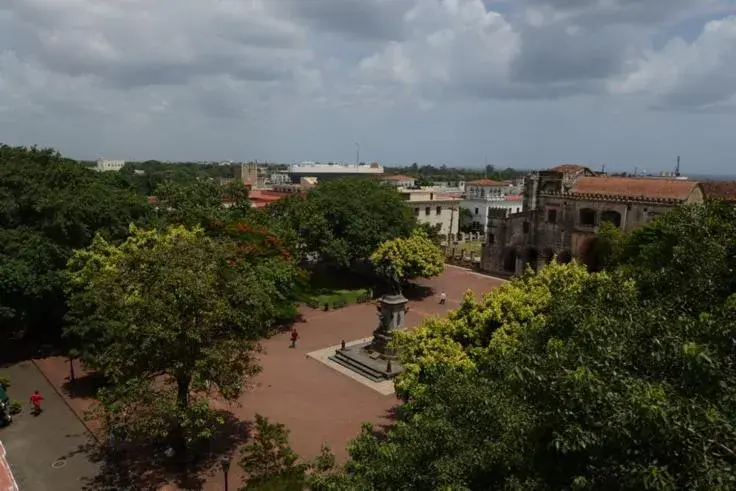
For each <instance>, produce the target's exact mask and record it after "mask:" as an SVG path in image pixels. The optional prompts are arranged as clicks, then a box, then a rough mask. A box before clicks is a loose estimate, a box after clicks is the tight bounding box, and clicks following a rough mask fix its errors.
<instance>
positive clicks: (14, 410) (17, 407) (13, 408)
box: [9, 401, 23, 414]
mask: <svg viewBox="0 0 736 491" xmlns="http://www.w3.org/2000/svg"><path fill="white" fill-rule="evenodd" d="M9 409H10V414H18V413H20V412H21V411H23V405H22V404H21V403H20V402H18V401H12V402H11V403H10V408H9Z"/></svg>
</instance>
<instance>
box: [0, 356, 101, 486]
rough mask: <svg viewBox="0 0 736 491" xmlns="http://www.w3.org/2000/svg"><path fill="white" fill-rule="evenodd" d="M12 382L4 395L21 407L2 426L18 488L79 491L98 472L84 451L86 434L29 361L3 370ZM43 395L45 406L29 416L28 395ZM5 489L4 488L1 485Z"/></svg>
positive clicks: (78, 421)
mask: <svg viewBox="0 0 736 491" xmlns="http://www.w3.org/2000/svg"><path fill="white" fill-rule="evenodd" d="M2 373H3V374H5V375H8V376H9V377H10V379H11V381H12V386H11V387H10V389H9V390H8V394H9V396H10V397H11V398H12V399H15V400H18V401H20V402H22V403H23V412H22V413H21V414H18V415H16V416H14V417H13V423H12V424H11V425H10V426H7V427H5V428H1V429H0V440H2V442H3V446H4V447H5V450H6V452H7V455H6V458H7V460H8V462H9V463H10V467H11V469H12V471H13V474H14V475H15V479H16V481H17V484H18V487H19V489H20V490H21V491H79V490H82V489H85V488H86V486H87V483H89V482H91V480H92V479H93V478H94V477H95V476H96V475H97V473H98V468H97V465H96V464H94V463H93V462H90V460H89V458H88V453H87V452H86V451H85V450H86V447H87V446H88V445H89V443H90V440H89V434H88V433H87V430H86V428H85V427H84V426H83V425H82V423H81V422H80V420H79V418H78V417H77V415H76V414H75V413H74V412H72V410H71V409H69V407H68V406H67V405H66V403H65V402H64V400H63V399H62V398H61V397H59V396H58V395H57V393H56V391H55V389H54V388H53V387H52V386H51V385H49V383H48V382H47V381H46V379H45V378H44V377H43V375H42V374H41V372H40V371H39V370H38V369H37V368H36V367H35V366H34V364H33V363H31V362H23V363H19V364H17V365H14V366H11V367H9V368H7V369H2ZM34 390H38V391H39V392H41V394H42V395H43V396H44V398H45V400H44V403H43V408H44V411H43V413H41V414H40V415H39V416H32V415H31V413H30V409H29V404H28V398H29V397H30V395H31V393H33V391H34ZM3 491H5V489H3Z"/></svg>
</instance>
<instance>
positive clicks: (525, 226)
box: [524, 222, 529, 234]
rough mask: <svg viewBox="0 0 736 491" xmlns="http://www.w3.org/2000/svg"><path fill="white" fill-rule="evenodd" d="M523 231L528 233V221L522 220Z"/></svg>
mask: <svg viewBox="0 0 736 491" xmlns="http://www.w3.org/2000/svg"><path fill="white" fill-rule="evenodd" d="M524 233H525V234H528V233H529V222H524Z"/></svg>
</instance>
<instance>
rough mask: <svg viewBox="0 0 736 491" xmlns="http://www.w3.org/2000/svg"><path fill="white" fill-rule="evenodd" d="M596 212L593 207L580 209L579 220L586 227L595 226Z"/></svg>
mask: <svg viewBox="0 0 736 491" xmlns="http://www.w3.org/2000/svg"><path fill="white" fill-rule="evenodd" d="M595 218H596V212H595V210H593V209H592V208H583V209H582V210H580V214H579V217H578V219H579V221H580V225H582V226H584V227H595Z"/></svg>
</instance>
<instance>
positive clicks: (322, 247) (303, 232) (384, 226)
mask: <svg viewBox="0 0 736 491" xmlns="http://www.w3.org/2000/svg"><path fill="white" fill-rule="evenodd" d="M269 208H270V210H269V212H270V213H271V214H272V216H274V217H276V218H278V219H279V220H282V221H284V222H286V223H288V224H289V227H290V228H292V229H293V230H295V231H297V232H298V233H299V237H300V239H301V244H300V250H301V251H302V252H303V254H304V255H305V256H309V257H319V258H320V259H322V260H323V261H328V262H332V263H334V264H337V265H339V266H346V267H347V266H351V265H353V264H355V263H356V262H360V261H365V260H367V259H368V258H369V256H370V255H371V253H372V252H373V251H375V250H376V248H377V247H378V246H379V244H381V243H382V242H385V241H387V240H392V239H395V238H397V237H408V236H409V235H410V234H411V233H412V231H413V230H414V228H415V227H416V218H415V217H414V215H413V214H412V212H411V210H410V209H409V208H408V207H407V206H405V204H404V202H403V200H402V198H401V195H400V194H399V193H398V192H397V191H396V190H395V189H394V188H391V187H389V186H384V185H382V184H381V183H380V182H379V181H376V180H373V179H365V178H345V179H336V180H332V181H327V182H325V183H324V184H320V185H319V186H317V187H316V188H314V189H313V190H311V191H309V193H307V195H306V196H304V197H301V196H294V197H291V198H287V199H284V200H281V201H280V202H278V203H276V204H274V205H271V206H270V207H269Z"/></svg>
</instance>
